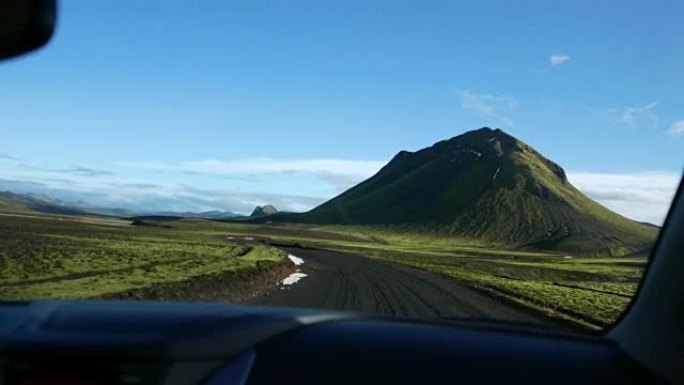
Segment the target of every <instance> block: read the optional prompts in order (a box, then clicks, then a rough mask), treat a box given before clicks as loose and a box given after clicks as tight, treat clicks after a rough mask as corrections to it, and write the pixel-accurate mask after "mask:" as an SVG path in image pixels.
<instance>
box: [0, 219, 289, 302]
mask: <svg viewBox="0 0 684 385" xmlns="http://www.w3.org/2000/svg"><path fill="white" fill-rule="evenodd" d="M130 223H131V221H124V220H117V219H103V218H95V217H69V216H51V215H31V214H26V215H24V214H20V215H14V214H0V299H2V300H19V299H29V298H62V299H67V298H94V297H100V296H103V295H107V294H112V293H118V292H124V291H127V290H131V289H136V288H144V287H149V286H152V285H156V284H161V283H164V284H168V283H173V282H183V281H187V280H189V279H192V278H194V277H199V276H207V275H212V274H220V273H226V272H229V271H232V272H236V273H238V275H237V276H238V277H239V273H240V272H243V271H244V272H246V271H248V270H249V269H254V268H256V267H257V264H260V263H261V264H263V263H272V262H278V261H282V260H284V258H285V254H284V253H283V252H281V251H280V250H277V249H275V248H272V247H267V246H256V247H249V246H245V245H238V244H235V243H230V242H227V241H226V240H225V239H224V238H219V237H216V236H213V235H212V234H211V232H203V231H197V230H195V229H194V228H193V227H192V226H184V227H183V228H168V227H152V226H131V225H130Z"/></svg>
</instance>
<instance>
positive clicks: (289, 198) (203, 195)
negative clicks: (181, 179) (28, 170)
mask: <svg viewBox="0 0 684 385" xmlns="http://www.w3.org/2000/svg"><path fill="white" fill-rule="evenodd" d="M4 190H7V191H13V192H17V193H24V194H26V193H28V194H46V195H48V196H50V197H52V198H56V199H59V200H61V201H63V202H65V203H73V202H78V203H79V204H87V205H89V206H91V207H110V208H123V209H128V210H133V211H137V212H141V213H144V212H153V211H179V212H182V211H207V210H227V211H232V212H237V213H242V214H248V213H250V212H251V211H252V209H254V207H255V206H257V205H264V204H266V203H270V204H273V205H275V206H276V207H277V208H278V209H280V210H285V211H306V210H309V209H311V208H313V207H315V206H317V205H319V204H321V203H323V202H324V201H325V200H326V199H327V197H310V196H301V195H296V194H279V193H277V192H271V193H265V192H260V191H252V192H250V191H237V190H234V189H207V188H198V187H193V186H187V185H176V186H161V185H159V186H157V185H153V184H145V183H105V184H99V185H90V186H71V185H64V184H50V183H38V182H34V181H27V180H12V179H0V191H4Z"/></svg>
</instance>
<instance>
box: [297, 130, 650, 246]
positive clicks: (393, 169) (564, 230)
mask: <svg viewBox="0 0 684 385" xmlns="http://www.w3.org/2000/svg"><path fill="white" fill-rule="evenodd" d="M289 220H294V221H298V222H300V221H301V222H308V223H320V224H361V225H391V226H401V227H409V228H412V229H418V230H423V231H437V232H442V233H448V234H451V235H454V236H464V237H473V238H478V239H482V240H485V241H488V242H492V243H497V244H502V245H507V246H514V247H535V248H544V249H560V250H572V251H578V252H591V253H610V254H612V255H622V254H627V253H630V252H634V251H637V250H641V249H644V248H647V247H650V245H651V244H652V243H653V240H654V239H655V235H656V233H657V230H656V229H653V228H651V227H649V226H645V225H643V224H640V223H638V222H635V221H632V220H630V219H627V218H625V217H622V216H620V215H619V214H616V213H614V212H612V211H610V210H608V209H607V208H605V207H603V206H601V205H600V204H598V203H596V202H594V201H593V200H591V199H590V198H588V197H587V196H585V195H584V194H582V193H581V192H580V191H579V190H577V189H576V188H575V187H574V186H572V185H571V184H570V183H569V182H568V180H567V178H566V176H565V172H564V171H563V169H562V168H561V167H560V166H558V165H557V164H555V163H554V162H552V161H550V160H549V159H547V158H545V157H544V156H542V155H541V154H539V153H538V152H537V151H535V150H534V149H532V148H531V147H529V146H528V145H526V144H525V143H523V142H521V141H520V140H518V139H516V138H514V137H512V136H510V135H508V134H506V133H504V132H503V131H501V130H499V129H497V130H491V129H489V128H482V129H479V130H475V131H470V132H467V133H465V134H463V135H460V136H457V137H455V138H452V139H449V140H446V141H441V142H438V143H436V144H434V145H433V146H431V147H429V148H425V149H423V150H420V151H417V152H415V153H411V152H407V151H402V152H400V153H398V154H397V155H396V156H395V157H394V158H393V159H392V160H391V161H390V162H389V163H388V164H387V165H386V166H385V167H383V168H382V169H381V170H380V171H379V172H378V173H377V174H376V175H374V176H373V177H371V178H370V179H368V180H366V181H364V182H362V183H360V184H359V185H357V186H355V187H353V188H351V189H349V190H347V191H346V192H344V193H343V194H341V195H339V196H337V197H336V198H333V199H331V200H330V201H328V202H326V203H324V204H322V205H320V206H318V207H316V208H314V209H313V210H311V211H310V212H308V213H303V214H299V215H293V216H291V217H290V218H289Z"/></svg>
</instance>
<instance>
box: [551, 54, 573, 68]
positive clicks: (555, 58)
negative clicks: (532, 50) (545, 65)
mask: <svg viewBox="0 0 684 385" xmlns="http://www.w3.org/2000/svg"><path fill="white" fill-rule="evenodd" d="M569 60H570V56H568V55H565V54H562V53H555V54H553V55H551V56H550V57H549V62H551V65H552V66H554V67H557V66H559V65H561V64H563V63H565V62H567V61H569Z"/></svg>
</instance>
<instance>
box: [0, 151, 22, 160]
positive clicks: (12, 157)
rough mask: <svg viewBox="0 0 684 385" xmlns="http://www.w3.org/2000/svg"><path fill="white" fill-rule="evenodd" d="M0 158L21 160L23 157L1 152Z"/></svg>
mask: <svg viewBox="0 0 684 385" xmlns="http://www.w3.org/2000/svg"><path fill="white" fill-rule="evenodd" d="M0 159H6V160H15V161H19V160H21V158H18V157H16V156H13V155H10V154H6V153H0Z"/></svg>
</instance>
